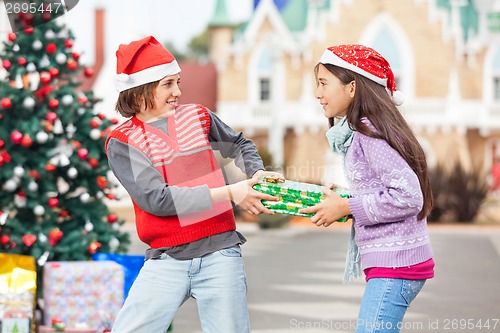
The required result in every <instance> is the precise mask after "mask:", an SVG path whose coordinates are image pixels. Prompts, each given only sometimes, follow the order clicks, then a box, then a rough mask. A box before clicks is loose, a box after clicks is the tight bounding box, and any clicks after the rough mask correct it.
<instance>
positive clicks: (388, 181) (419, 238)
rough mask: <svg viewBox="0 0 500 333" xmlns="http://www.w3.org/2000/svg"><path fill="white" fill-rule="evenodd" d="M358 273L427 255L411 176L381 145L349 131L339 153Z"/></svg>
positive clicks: (419, 195) (416, 260) (405, 165)
mask: <svg viewBox="0 0 500 333" xmlns="http://www.w3.org/2000/svg"><path fill="white" fill-rule="evenodd" d="M345 170H346V177H347V180H348V182H349V187H350V191H351V195H352V198H350V199H349V207H350V209H351V213H352V215H353V217H354V223H355V224H354V228H355V232H356V235H355V240H356V244H357V245H358V247H359V251H360V254H361V265H362V269H363V270H364V269H366V268H370V267H404V266H411V265H415V264H418V263H421V262H424V261H426V260H428V259H430V258H432V257H433V251H432V247H431V244H430V241H429V232H428V230H427V220H426V219H423V220H418V219H417V215H418V213H419V212H420V210H421V209H422V205H423V196H422V191H421V189H420V184H419V181H418V178H417V175H416V174H415V172H413V170H412V169H411V168H410V166H409V165H408V163H406V161H405V160H404V159H403V158H402V157H401V155H399V153H398V152H397V151H396V150H394V149H393V148H392V147H390V146H389V144H388V143H387V141H385V140H382V139H374V138H370V137H368V136H365V135H363V134H360V133H359V132H354V136H353V141H352V143H351V145H350V147H349V149H348V150H347V153H346V155H345Z"/></svg>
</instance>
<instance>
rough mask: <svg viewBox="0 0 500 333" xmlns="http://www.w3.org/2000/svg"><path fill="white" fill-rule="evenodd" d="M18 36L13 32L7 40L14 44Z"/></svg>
mask: <svg viewBox="0 0 500 333" xmlns="http://www.w3.org/2000/svg"><path fill="white" fill-rule="evenodd" d="M16 37H17V36H16V34H15V33H13V32H9V34H8V35H7V38H8V39H9V41H10V42H13V41H15V40H16Z"/></svg>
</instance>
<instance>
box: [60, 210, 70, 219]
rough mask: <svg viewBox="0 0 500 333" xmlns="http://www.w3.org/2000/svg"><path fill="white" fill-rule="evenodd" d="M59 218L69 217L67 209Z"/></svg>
mask: <svg viewBox="0 0 500 333" xmlns="http://www.w3.org/2000/svg"><path fill="white" fill-rule="evenodd" d="M59 216H60V217H68V216H69V212H68V211H67V210H66V209H65V210H63V211H61V212H60V213H59Z"/></svg>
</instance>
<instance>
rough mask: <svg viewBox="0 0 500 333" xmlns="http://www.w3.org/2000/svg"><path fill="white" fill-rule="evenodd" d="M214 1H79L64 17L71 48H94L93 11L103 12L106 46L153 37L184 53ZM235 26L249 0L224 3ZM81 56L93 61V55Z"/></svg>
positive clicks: (244, 15)
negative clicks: (148, 36)
mask: <svg viewBox="0 0 500 333" xmlns="http://www.w3.org/2000/svg"><path fill="white" fill-rule="evenodd" d="M215 2H216V1H215V0H81V1H80V2H79V3H78V5H77V6H76V7H75V8H74V9H73V10H72V11H70V12H69V13H67V14H66V15H65V16H66V17H65V18H64V20H65V23H66V24H67V25H68V26H69V27H70V28H71V30H72V31H73V33H74V34H75V46H74V49H76V50H78V49H80V50H83V51H85V50H91V49H93V45H92V43H93V36H94V30H93V25H94V18H93V15H94V9H95V8H96V7H97V6H100V7H103V8H105V9H106V23H107V34H108V35H109V36H106V40H107V41H109V42H107V43H108V45H107V47H110V48H113V49H116V48H117V46H118V45H117V43H129V42H130V41H131V40H134V39H137V38H141V37H144V36H146V35H154V36H155V37H156V38H157V39H158V40H159V41H160V42H172V43H174V45H175V47H176V48H178V49H179V50H180V51H184V50H185V49H186V47H187V45H188V43H189V41H190V40H191V38H192V37H194V36H196V35H198V34H200V33H201V32H203V31H204V30H205V28H206V26H207V24H208V22H209V21H210V19H211V18H212V15H213V13H214V10H215ZM226 3H227V9H228V11H229V14H230V16H231V17H232V18H233V19H234V21H235V23H239V22H242V21H245V20H246V19H247V18H248V17H249V15H250V14H251V11H252V3H253V2H252V0H226ZM83 53H84V54H83V55H82V56H83V57H82V61H83V62H87V61H88V62H89V63H92V62H93V54H90V53H93V52H90V53H89V54H85V52H83Z"/></svg>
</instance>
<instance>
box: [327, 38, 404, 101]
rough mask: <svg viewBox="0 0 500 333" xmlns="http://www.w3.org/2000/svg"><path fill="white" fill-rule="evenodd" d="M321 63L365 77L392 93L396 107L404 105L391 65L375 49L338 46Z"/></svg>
mask: <svg viewBox="0 0 500 333" xmlns="http://www.w3.org/2000/svg"><path fill="white" fill-rule="evenodd" d="M319 62H320V63H322V64H332V65H335V66H339V67H342V68H346V69H349V70H351V71H353V72H356V73H358V74H360V75H363V76H364V77H366V78H368V79H370V80H372V81H375V82H377V83H378V84H380V85H382V86H384V87H385V88H386V89H387V90H388V91H389V92H390V95H391V98H392V101H393V103H394V104H395V105H401V104H403V101H404V96H403V94H402V93H401V92H400V91H397V90H396V80H395V79H394V73H393V72H392V69H391V65H389V62H388V61H387V60H386V59H385V58H384V57H382V55H380V53H378V52H377V51H375V50H374V49H372V48H370V47H367V46H363V45H358V44H346V45H336V46H332V47H329V48H327V49H326V50H325V52H324V53H323V55H322V56H321V59H320V60H319Z"/></svg>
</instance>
